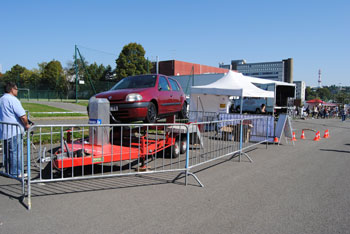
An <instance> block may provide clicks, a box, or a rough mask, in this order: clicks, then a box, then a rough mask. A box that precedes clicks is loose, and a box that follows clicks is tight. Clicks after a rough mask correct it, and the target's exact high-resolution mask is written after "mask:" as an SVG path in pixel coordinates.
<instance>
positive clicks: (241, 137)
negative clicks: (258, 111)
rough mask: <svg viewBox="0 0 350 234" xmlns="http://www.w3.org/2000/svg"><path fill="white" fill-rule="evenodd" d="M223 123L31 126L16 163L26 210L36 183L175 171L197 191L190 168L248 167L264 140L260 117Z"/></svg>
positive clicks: (265, 131) (231, 118) (266, 132)
mask: <svg viewBox="0 0 350 234" xmlns="http://www.w3.org/2000/svg"><path fill="white" fill-rule="evenodd" d="M215 118H217V117H215ZM225 118H226V119H222V120H215V121H207V122H196V123H187V124H183V123H181V124H177V123H172V124H170V123H165V124H159V123H158V124H113V125H112V124H109V125H104V124H102V125H99V124H85V125H35V126H32V127H31V128H30V129H29V130H28V134H27V136H29V137H27V139H26V142H25V146H26V149H24V150H23V152H24V153H25V154H26V155H27V157H26V159H24V160H22V165H23V163H24V166H26V170H27V173H28V178H27V179H26V182H27V191H26V195H27V198H28V208H29V209H30V208H31V186H32V184H36V183H49V182H58V181H71V180H82V179H93V178H105V177H116V176H130V175H142V174H150V173H161V172H175V173H178V176H176V177H175V178H174V179H173V181H176V180H177V179H179V178H180V176H181V175H183V174H185V176H184V179H185V184H186V185H187V180H188V176H193V178H194V179H195V180H196V181H197V182H198V183H199V185H200V186H203V184H202V183H201V182H200V180H199V179H198V178H197V176H196V175H195V174H193V171H192V169H193V168H195V167H197V166H200V165H202V164H204V163H208V162H211V161H214V160H217V159H219V158H222V157H226V156H233V155H235V154H238V155H239V158H241V155H245V156H246V157H247V158H248V159H249V161H251V162H252V160H251V159H250V157H249V156H248V155H247V154H246V152H245V151H246V150H247V149H249V148H250V147H253V146H254V145H256V144H261V143H263V142H266V141H267V138H268V135H269V124H268V120H267V119H266V118H265V119H264V118H263V117H259V116H257V117H251V116H249V117H248V116H240V117H237V116H231V115H230V116H228V117H227V116H226V117H225ZM257 129H259V130H257ZM21 142H22V146H23V141H21ZM266 147H267V146H266ZM22 155H23V153H22ZM22 157H23V156H22ZM23 168H24V167H22V173H23ZM22 178H23V177H22ZM181 178H183V177H181ZM23 184H24V181H23V179H22V185H23ZM22 187H23V193H24V192H25V191H24V188H25V187H24V185H23V186H22Z"/></svg>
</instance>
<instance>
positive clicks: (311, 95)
mask: <svg viewBox="0 0 350 234" xmlns="http://www.w3.org/2000/svg"><path fill="white" fill-rule="evenodd" d="M314 98H316V92H315V91H313V90H312V89H311V88H310V87H309V86H307V87H306V89H305V99H306V100H311V99H314Z"/></svg>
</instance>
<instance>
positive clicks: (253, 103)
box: [234, 97, 272, 114]
mask: <svg viewBox="0 0 350 234" xmlns="http://www.w3.org/2000/svg"><path fill="white" fill-rule="evenodd" d="M262 104H265V105H266V100H265V99H264V98H255V97H245V98H243V110H242V111H243V112H250V113H256V114H261V106H262ZM234 108H235V110H236V112H238V113H239V112H240V109H241V100H240V99H235V100H234ZM270 109H271V110H270ZM271 111H272V108H269V111H268V112H271Z"/></svg>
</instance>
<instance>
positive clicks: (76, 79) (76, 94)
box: [74, 45, 78, 103]
mask: <svg viewBox="0 0 350 234" xmlns="http://www.w3.org/2000/svg"><path fill="white" fill-rule="evenodd" d="M74 60H75V61H74V64H75V103H78V63H77V45H75V50H74Z"/></svg>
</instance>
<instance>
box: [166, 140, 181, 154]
mask: <svg viewBox="0 0 350 234" xmlns="http://www.w3.org/2000/svg"><path fill="white" fill-rule="evenodd" d="M167 156H168V158H178V157H179V156H180V142H179V141H178V140H176V141H175V143H174V145H172V146H170V147H168V149H167Z"/></svg>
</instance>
